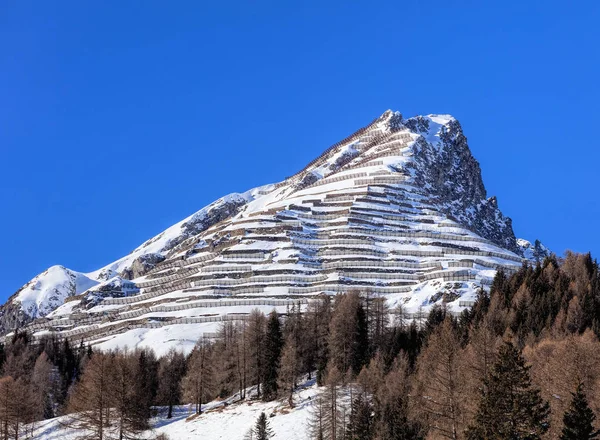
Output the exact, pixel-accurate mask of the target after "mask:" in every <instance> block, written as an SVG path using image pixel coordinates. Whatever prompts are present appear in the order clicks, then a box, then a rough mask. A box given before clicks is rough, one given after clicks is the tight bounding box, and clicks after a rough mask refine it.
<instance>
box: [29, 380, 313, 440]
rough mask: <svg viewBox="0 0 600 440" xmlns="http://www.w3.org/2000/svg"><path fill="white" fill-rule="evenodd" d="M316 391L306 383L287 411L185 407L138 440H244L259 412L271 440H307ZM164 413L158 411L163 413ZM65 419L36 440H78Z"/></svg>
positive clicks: (41, 428) (253, 406)
mask: <svg viewBox="0 0 600 440" xmlns="http://www.w3.org/2000/svg"><path fill="white" fill-rule="evenodd" d="M317 390H318V388H317V387H316V385H315V383H314V381H309V382H307V383H306V384H305V385H304V386H303V387H301V389H300V390H299V391H298V392H297V393H296V394H295V396H294V402H295V407H294V408H293V409H290V407H289V406H288V404H287V402H281V401H274V402H261V401H244V402H241V403H239V402H238V403H231V404H228V405H224V404H223V402H213V403H210V404H208V405H207V408H208V409H206V410H205V412H204V413H203V414H201V415H200V416H195V415H194V414H193V410H192V408H191V407H188V406H179V407H177V408H175V410H174V415H173V418H172V419H170V420H168V419H166V418H165V416H164V414H161V415H160V416H159V417H157V418H155V419H154V420H153V421H152V426H153V429H152V430H151V431H146V432H144V433H143V435H141V436H140V439H153V438H155V437H156V436H157V435H158V434H161V433H164V434H166V435H168V436H169V439H170V440H186V439H199V438H200V439H203V440H243V438H244V436H245V434H246V433H247V432H248V430H249V429H250V428H252V427H253V426H254V424H255V423H256V419H257V418H258V416H259V415H260V413H261V412H264V413H265V414H266V415H267V416H268V417H269V424H270V426H271V428H272V430H273V434H274V435H273V440H308V433H307V424H308V420H309V417H310V413H311V411H310V407H311V402H312V400H313V399H312V398H313V397H314V396H315V394H316V393H317ZM165 412H166V409H161V413H165ZM64 420H65V418H64V417H61V418H56V419H51V420H45V421H43V422H38V423H37V424H36V429H35V430H34V437H33V438H35V439H47V440H59V439H60V440H75V439H77V438H78V437H79V436H81V435H82V434H84V433H82V432H81V431H79V432H77V431H74V430H72V429H68V428H65V427H64V426H63V425H62V424H61V422H64Z"/></svg>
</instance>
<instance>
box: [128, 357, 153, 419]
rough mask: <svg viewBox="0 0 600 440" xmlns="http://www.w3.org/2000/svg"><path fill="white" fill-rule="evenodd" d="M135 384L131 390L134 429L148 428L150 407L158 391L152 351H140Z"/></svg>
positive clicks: (150, 414)
mask: <svg viewBox="0 0 600 440" xmlns="http://www.w3.org/2000/svg"><path fill="white" fill-rule="evenodd" d="M135 377H136V382H135V386H134V390H133V394H134V399H133V400H134V402H135V404H136V408H135V413H136V414H135V419H136V426H135V429H139V430H143V429H147V428H148V421H149V419H150V417H152V406H153V405H154V400H155V398H156V392H157V391H158V361H157V360H156V355H155V354H154V352H153V351H152V350H147V349H142V350H140V352H139V355H138V363H137V369H136V371H135Z"/></svg>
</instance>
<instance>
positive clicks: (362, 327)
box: [350, 304, 369, 375]
mask: <svg viewBox="0 0 600 440" xmlns="http://www.w3.org/2000/svg"><path fill="white" fill-rule="evenodd" d="M354 323H355V326H356V328H355V333H354V338H353V341H352V351H351V354H350V367H351V368H352V372H353V373H354V374H355V375H358V373H360V370H361V369H362V367H364V366H365V365H366V364H367V362H368V359H369V330H368V327H367V315H366V313H365V309H364V308H363V306H362V304H359V305H358V307H357V308H356V319H355V321H354Z"/></svg>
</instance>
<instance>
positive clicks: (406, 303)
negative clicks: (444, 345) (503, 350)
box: [1, 111, 530, 351]
mask: <svg viewBox="0 0 600 440" xmlns="http://www.w3.org/2000/svg"><path fill="white" fill-rule="evenodd" d="M523 243H524V242H523V241H517V240H516V238H515V236H514V233H513V230H512V223H511V220H510V219H509V218H507V217H505V216H504V215H503V214H502V212H501V211H500V210H499V208H498V203H497V200H496V199H495V198H494V197H488V196H487V194H486V190H485V187H484V185H483V181H482V179H481V170H480V168H479V164H478V162H477V161H476V160H475V159H474V158H473V156H472V155H471V152H470V149H469V147H468V145H467V140H466V137H465V136H464V134H463V132H462V128H461V127H460V124H459V123H458V121H457V120H456V119H454V118H453V117H452V116H449V115H428V116H417V117H414V118H408V119H405V118H403V116H402V115H401V114H400V113H398V112H392V111H386V112H385V113H384V114H383V115H381V116H380V117H378V118H376V119H375V120H374V121H373V122H371V123H370V124H369V125H367V126H366V127H364V128H361V129H360V130H358V131H357V132H355V133H354V134H352V135H351V136H349V137H347V138H345V139H344V140H342V141H340V142H338V143H336V144H334V145H333V146H331V147H330V148H328V149H327V150H325V152H324V153H323V154H322V155H321V156H319V157H317V158H316V159H314V160H313V161H312V162H311V163H309V164H308V165H307V166H306V167H305V168H304V169H302V170H301V171H299V172H298V173H296V174H295V175H293V176H290V177H288V178H286V179H285V180H284V181H282V182H279V183H277V184H272V185H266V186H263V187H259V188H255V189H252V190H249V191H247V192H245V193H234V194H231V195H228V196H226V197H223V198H221V199H219V200H217V201H215V202H214V203H212V204H210V205H209V206H207V207H205V208H203V209H201V210H200V211H198V212H197V213H195V214H193V215H192V216H190V217H188V218H186V219H184V220H182V221H181V222H179V223H177V224H175V225H173V226H172V227H170V228H168V229H167V230H165V231H164V232H162V233H161V234H159V235H157V236H156V237H154V238H152V239H150V240H148V241H146V242H145V243H143V244H142V245H141V246H139V247H138V248H136V249H135V250H134V251H133V252H131V253H130V254H129V255H127V256H125V257H123V258H121V259H119V260H117V261H115V262H113V263H111V264H108V265H107V266H105V267H103V268H101V269H98V270H96V271H94V272H92V273H89V274H77V273H76V272H73V271H70V270H68V269H63V272H65V273H68V274H75V275H76V279H77V280H79V281H77V280H76V282H74V284H75V287H73V288H71V287H69V286H71V284H69V283H67V284H65V282H64V279H61V278H60V277H58V276H57V277H48V276H46V278H44V279H47V280H46V281H45V282H42V283H39V285H38V284H37V283H34V282H33V281H32V282H30V283H28V285H27V286H29V285H30V284H32V283H33V285H38V288H37V290H31V289H29V288H28V289H26V291H23V292H22V293H23V294H22V296H21V297H19V296H18V295H17V296H13V297H12V298H11V299H10V300H9V303H8V304H7V305H5V306H3V310H2V311H1V313H2V319H3V328H4V329H5V330H6V329H9V328H10V324H13V326H14V324H15V322H16V320H15V319H14V317H13V315H11V313H12V314H14V313H15V309H16V310H17V311H18V313H19V314H20V315H19V316H20V317H21V318H22V319H21V322H22V323H25V322H27V320H26V319H25V318H27V317H28V318H29V320H31V317H39V316H47V318H46V319H44V320H38V321H36V322H35V323H33V324H31V325H30V326H29V329H30V330H31V331H33V332H35V334H36V337H41V336H43V335H45V334H48V333H50V332H58V333H57V334H58V335H59V336H60V337H67V338H72V339H81V338H83V339H85V340H86V341H89V342H92V343H94V344H99V346H100V347H103V348H114V347H116V346H124V345H128V346H130V347H133V346H153V347H160V348H159V350H160V351H162V350H167V349H168V348H169V346H177V347H180V348H182V349H184V350H189V349H190V347H191V346H192V345H193V341H194V340H195V339H196V338H197V337H199V336H200V335H202V334H204V335H206V334H211V333H213V332H214V331H215V330H216V328H217V327H218V325H219V322H221V321H222V320H225V319H231V320H235V319H244V316H245V315H246V314H247V313H248V312H249V311H250V310H252V309H253V308H256V307H258V308H263V309H264V310H270V309H272V308H276V309H277V310H279V311H281V312H285V310H286V308H287V307H288V306H289V305H290V304H292V303H295V302H297V301H301V302H302V303H303V304H306V301H308V300H310V298H311V297H312V296H315V295H319V294H320V293H327V294H334V293H336V292H343V291H348V290H349V289H361V290H368V291H371V292H373V293H375V294H381V295H385V296H386V297H387V298H388V301H389V303H390V305H392V306H394V305H403V307H405V309H407V311H408V312H409V313H417V312H420V311H421V310H427V308H428V307H430V306H431V305H432V304H434V303H439V302H445V303H447V304H448V305H449V306H451V307H452V309H453V310H454V311H455V312H456V313H458V312H460V310H462V309H463V308H464V307H468V306H469V305H470V304H471V303H472V301H473V297H474V293H475V291H476V290H477V289H478V288H480V287H481V286H484V287H485V286H487V285H489V283H490V282H491V279H492V278H493V276H494V274H495V271H496V270H497V269H498V268H500V267H501V268H503V269H504V270H505V271H508V272H510V271H513V270H515V269H516V268H518V267H519V266H520V265H521V263H522V261H523V258H522V256H523V252H524V250H525V251H526V250H527V249H525V248H526V246H524V244H523ZM526 255H527V257H529V256H530V255H529V253H527V254H526ZM69 277H70V275H69ZM36 278H39V277H36ZM63 278H64V277H63ZM86 280H87V281H86ZM128 280H131V281H128ZM88 282H89V283H88ZM96 283H97V284H96ZM94 284H95V285H94ZM27 286H26V287H27ZM85 288H88V290H87V291H85V292H83V293H81V292H82V290H84V289H85ZM56 292H60V294H57V293H56ZM80 293H81V294H80ZM67 297H71V298H70V299H69V301H68V302H67V303H65V304H64V305H61V304H63V302H64V300H65V298H67ZM48 298H53V299H52V300H49V299H48ZM34 304H35V307H34V306H33V305H34ZM40 305H41V306H40Z"/></svg>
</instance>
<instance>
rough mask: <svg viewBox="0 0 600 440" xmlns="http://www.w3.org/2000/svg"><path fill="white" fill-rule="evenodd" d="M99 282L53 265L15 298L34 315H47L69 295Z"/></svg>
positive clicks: (24, 287) (24, 308)
mask: <svg viewBox="0 0 600 440" xmlns="http://www.w3.org/2000/svg"><path fill="white" fill-rule="evenodd" d="M96 284H98V282H97V281H94V280H92V279H90V278H88V277H87V276H86V275H85V274H83V273H80V272H75V271H72V270H69V269H67V268H65V267H63V266H52V267H50V268H49V269H48V270H46V271H45V272H43V273H41V274H39V275H38V276H36V277H35V278H34V279H33V280H31V281H30V282H29V283H27V284H26V285H25V286H23V287H22V288H21V290H20V291H19V292H18V293H17V295H16V296H15V297H14V298H13V301H14V302H17V303H20V304H21V307H22V310H23V311H24V312H25V313H27V314H28V315H29V316H32V317H36V318H38V317H41V316H45V315H47V314H48V313H50V312H52V311H53V310H54V309H55V308H57V307H58V306H60V305H61V304H63V303H64V301H65V299H66V298H68V297H69V296H73V295H78V294H80V293H82V292H84V291H86V290H87V289H89V288H90V287H92V286H94V285H96Z"/></svg>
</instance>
